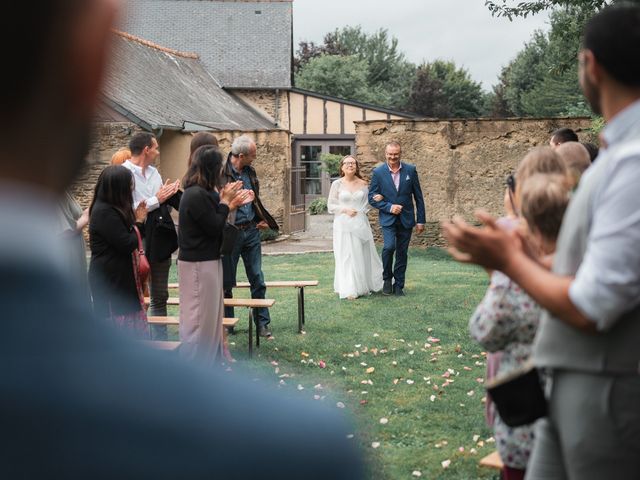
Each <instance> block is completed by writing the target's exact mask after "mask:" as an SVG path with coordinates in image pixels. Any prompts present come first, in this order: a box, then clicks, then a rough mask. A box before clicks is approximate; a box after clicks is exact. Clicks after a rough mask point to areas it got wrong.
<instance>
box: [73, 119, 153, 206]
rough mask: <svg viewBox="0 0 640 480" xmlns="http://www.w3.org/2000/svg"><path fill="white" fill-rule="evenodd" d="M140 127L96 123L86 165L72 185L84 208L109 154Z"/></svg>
mask: <svg viewBox="0 0 640 480" xmlns="http://www.w3.org/2000/svg"><path fill="white" fill-rule="evenodd" d="M139 131H141V129H140V127H138V126H137V125H135V124H133V123H128V122H105V123H103V122H101V123H97V124H96V126H95V128H94V132H93V141H92V143H91V150H90V151H89V154H88V155H87V165H86V166H85V168H84V169H83V171H82V172H81V173H80V175H79V176H78V178H77V180H76V182H75V184H74V185H73V187H72V190H71V191H72V194H73V196H74V197H75V198H76V200H77V201H78V202H79V203H80V205H81V206H82V208H86V207H88V206H89V204H90V203H91V198H92V197H93V189H94V187H95V185H96V182H97V180H98V176H99V175H100V172H102V170H103V169H104V167H106V166H107V165H109V162H110V161H111V156H112V155H113V154H114V153H115V152H117V151H118V150H119V149H120V148H122V147H126V146H127V145H128V144H129V139H130V138H131V137H132V136H133V135H134V134H135V133H137V132H139Z"/></svg>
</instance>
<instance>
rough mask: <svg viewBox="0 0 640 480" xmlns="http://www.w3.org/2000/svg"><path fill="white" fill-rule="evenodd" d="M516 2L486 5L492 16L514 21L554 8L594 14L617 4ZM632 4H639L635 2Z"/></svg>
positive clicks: (599, 0)
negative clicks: (609, 5)
mask: <svg viewBox="0 0 640 480" xmlns="http://www.w3.org/2000/svg"><path fill="white" fill-rule="evenodd" d="M514 3H515V0H499V1H498V0H486V1H485V2H484V4H485V5H486V6H487V8H488V9H489V11H490V12H491V14H492V15H494V16H496V17H507V18H508V19H509V20H513V18H514V17H525V18H526V17H527V16H529V15H535V14H536V13H540V12H542V11H543V10H549V9H552V8H558V7H560V8H566V7H574V8H578V9H581V10H585V11H590V12H593V11H595V10H599V9H601V8H603V7H605V6H607V5H608V4H611V3H615V1H611V0H531V1H528V2H523V1H518V2H517V3H516V4H515V5H513V4H514ZM631 3H639V2H638V0H635V1H634V2H631Z"/></svg>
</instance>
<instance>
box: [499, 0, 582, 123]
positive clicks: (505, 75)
mask: <svg viewBox="0 0 640 480" xmlns="http://www.w3.org/2000/svg"><path fill="white" fill-rule="evenodd" d="M593 13H594V11H591V12H588V11H586V10H584V9H583V8H581V7H575V6H574V7H566V8H563V9H560V10H557V11H555V12H553V13H552V14H551V17H550V23H551V29H550V31H549V33H548V34H543V33H542V32H539V31H538V32H535V33H534V35H533V38H532V39H531V41H530V42H528V43H527V44H526V45H525V47H524V48H523V49H522V50H521V51H520V52H519V53H518V55H517V56H516V57H515V58H514V59H513V60H512V61H511V62H510V63H509V65H507V66H506V67H505V68H503V70H502V73H501V75H500V79H499V83H498V85H496V86H494V92H496V91H497V92H500V94H501V98H502V99H503V100H504V104H506V107H507V110H508V112H509V113H510V114H513V115H516V116H556V115H588V114H589V109H588V107H587V105H586V102H585V101H584V98H583V95H582V92H581V89H580V85H579V84H578V72H577V62H576V58H577V54H578V50H579V47H580V35H581V32H582V30H583V29H584V25H585V24H586V22H587V21H588V19H589V18H590V17H591V15H592V14H593Z"/></svg>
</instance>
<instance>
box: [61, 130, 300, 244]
mask: <svg viewBox="0 0 640 480" xmlns="http://www.w3.org/2000/svg"><path fill="white" fill-rule="evenodd" d="M138 131H140V128H139V127H137V126H136V125H134V124H131V123H115V122H111V123H99V124H97V125H96V128H95V135H94V140H93V143H92V147H91V150H90V153H89V155H88V165H87V167H86V168H85V169H84V171H83V172H82V173H81V174H80V176H79V177H78V180H77V181H76V183H75V185H74V186H73V189H72V193H73V195H74V196H75V197H76V199H77V200H78V202H79V203H80V205H81V206H82V207H83V208H85V207H88V206H89V204H90V203H91V198H92V196H93V189H94V187H95V184H96V181H97V180H98V176H99V175H100V172H102V170H103V169H104V167H106V166H107V165H108V164H109V162H110V160H111V155H113V154H114V153H115V152H116V151H117V150H118V149H119V148H121V147H126V146H127V145H128V143H129V139H130V138H131V136H132V135H133V134H135V133H136V132H138ZM213 133H214V135H216V137H217V138H218V141H219V142H220V150H221V151H222V153H223V155H224V158H226V156H227V153H228V152H229V150H230V149H231V142H232V141H233V139H234V138H235V137H237V136H240V135H242V134H247V135H249V136H251V137H252V138H254V140H255V141H256V146H257V158H256V160H255V162H254V166H255V168H256V171H257V173H258V178H259V179H260V197H261V200H262V201H263V203H264V205H265V207H266V208H267V210H269V212H270V213H271V214H272V215H273V216H274V218H275V219H276V220H277V221H278V223H279V224H280V225H281V226H282V227H283V231H284V232H288V231H289V230H288V220H289V219H288V214H289V207H290V203H291V202H290V201H289V198H290V183H291V181H290V178H289V175H290V173H289V169H288V167H289V166H290V165H291V140H290V135H289V132H287V131H285V130H269V131H258V132H240V131H233V132H231V131H228V132H213ZM190 142H191V134H190V133H182V132H173V131H165V132H164V133H163V134H162V135H161V136H160V138H159V143H160V159H159V161H158V168H159V171H160V174H161V175H162V177H163V178H170V179H171V180H175V179H177V178H182V177H183V176H184V174H185V173H186V168H187V158H188V155H189V144H190Z"/></svg>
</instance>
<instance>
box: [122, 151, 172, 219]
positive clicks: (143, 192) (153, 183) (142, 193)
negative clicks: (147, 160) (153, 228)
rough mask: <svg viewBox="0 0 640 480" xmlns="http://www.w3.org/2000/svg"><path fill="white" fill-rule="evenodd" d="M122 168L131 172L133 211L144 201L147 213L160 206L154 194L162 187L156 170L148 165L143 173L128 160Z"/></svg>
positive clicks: (140, 168) (160, 178)
mask: <svg viewBox="0 0 640 480" xmlns="http://www.w3.org/2000/svg"><path fill="white" fill-rule="evenodd" d="M122 166H123V167H125V168H128V169H129V170H131V173H133V180H134V181H135V187H134V190H133V208H134V210H135V209H136V208H138V204H139V203H140V202H142V201H143V200H146V202H147V212H153V211H154V210H155V209H156V208H158V207H159V206H160V202H159V201H158V197H156V194H157V193H158V191H159V190H160V188H161V187H162V177H160V173H158V170H157V169H156V168H155V167H152V166H151V165H149V166H148V167H147V168H146V169H145V170H144V172H143V171H142V167H139V166H138V165H135V164H134V163H131V161H130V160H127V161H125V162H124V163H123V164H122Z"/></svg>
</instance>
